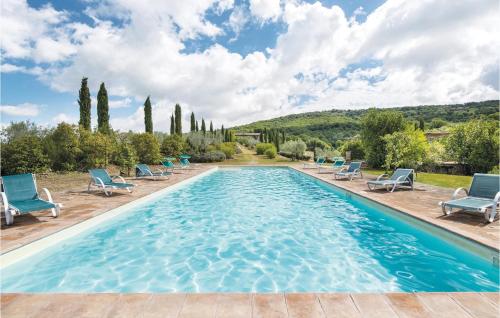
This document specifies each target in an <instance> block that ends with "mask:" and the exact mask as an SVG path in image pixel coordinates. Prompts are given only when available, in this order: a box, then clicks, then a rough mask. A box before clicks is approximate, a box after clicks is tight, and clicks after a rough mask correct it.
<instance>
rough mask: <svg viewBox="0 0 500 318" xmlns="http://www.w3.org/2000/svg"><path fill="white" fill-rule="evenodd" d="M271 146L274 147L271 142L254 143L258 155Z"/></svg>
mask: <svg viewBox="0 0 500 318" xmlns="http://www.w3.org/2000/svg"><path fill="white" fill-rule="evenodd" d="M272 147H274V145H273V144H269V143H259V144H257V145H255V150H256V152H257V154H258V155H263V154H264V153H265V152H266V150H267V149H269V148H272Z"/></svg>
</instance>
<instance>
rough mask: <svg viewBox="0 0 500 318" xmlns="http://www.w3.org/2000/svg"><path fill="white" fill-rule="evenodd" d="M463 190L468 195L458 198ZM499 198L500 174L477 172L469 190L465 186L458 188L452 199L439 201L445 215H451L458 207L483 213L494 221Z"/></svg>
mask: <svg viewBox="0 0 500 318" xmlns="http://www.w3.org/2000/svg"><path fill="white" fill-rule="evenodd" d="M461 191H464V192H465V194H466V196H465V197H463V198H458V194H459V193H460V192H461ZM499 200H500V175H498V174H482V173H476V174H474V177H473V178H472V184H471V185H470V189H469V191H467V189H465V188H458V189H457V190H455V192H454V193H453V197H452V199H451V200H450V201H446V202H439V205H441V208H442V209H443V214H444V215H450V214H451V213H453V209H454V208H456V209H459V210H465V211H474V212H480V213H483V214H484V217H485V219H486V221H488V222H493V221H494V220H495V216H496V214H497V210H498V201H499Z"/></svg>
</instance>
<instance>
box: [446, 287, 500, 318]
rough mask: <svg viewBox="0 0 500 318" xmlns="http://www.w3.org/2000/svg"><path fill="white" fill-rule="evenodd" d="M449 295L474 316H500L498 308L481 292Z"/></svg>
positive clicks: (492, 317)
mask: <svg viewBox="0 0 500 318" xmlns="http://www.w3.org/2000/svg"><path fill="white" fill-rule="evenodd" d="M449 295H450V296H451V297H452V298H453V299H454V300H455V301H457V302H458V303H459V304H460V306H462V308H464V309H465V310H466V311H467V312H468V313H469V314H471V316H473V317H484V318H487V317H491V318H497V317H499V312H498V308H496V307H495V306H493V304H492V303H491V302H490V301H489V300H488V299H487V298H486V297H484V296H482V295H481V294H479V293H450V294H449Z"/></svg>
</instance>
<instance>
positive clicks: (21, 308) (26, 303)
mask: <svg viewBox="0 0 500 318" xmlns="http://www.w3.org/2000/svg"><path fill="white" fill-rule="evenodd" d="M49 303H50V298H48V297H47V296H46V295H44V294H23V295H20V296H19V297H16V299H15V300H13V301H12V302H11V303H10V304H9V305H8V306H7V307H5V308H3V307H2V311H1V313H2V317H9V318H18V317H19V318H21V317H22V318H31V317H53V316H56V315H57V313H56V312H53V311H49V310H47V306H48V305H49Z"/></svg>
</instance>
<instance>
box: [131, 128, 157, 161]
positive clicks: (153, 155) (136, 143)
mask: <svg viewBox="0 0 500 318" xmlns="http://www.w3.org/2000/svg"><path fill="white" fill-rule="evenodd" d="M131 141H132V146H133V147H134V150H135V152H136V153H137V157H138V160H139V162H140V163H146V164H157V163H158V162H159V161H160V160H161V153H160V143H159V142H158V139H156V137H155V136H154V135H153V134H149V133H144V134H135V135H133V136H132V140H131Z"/></svg>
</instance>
